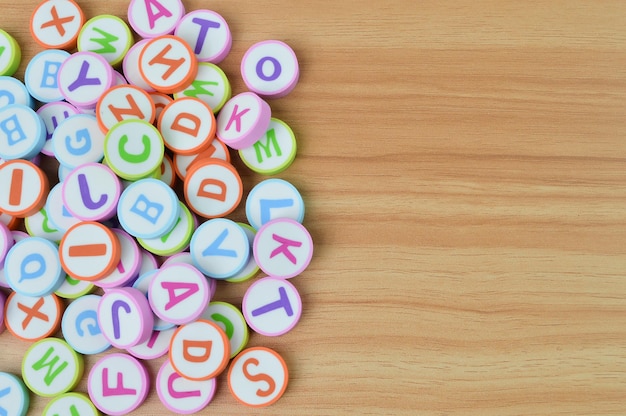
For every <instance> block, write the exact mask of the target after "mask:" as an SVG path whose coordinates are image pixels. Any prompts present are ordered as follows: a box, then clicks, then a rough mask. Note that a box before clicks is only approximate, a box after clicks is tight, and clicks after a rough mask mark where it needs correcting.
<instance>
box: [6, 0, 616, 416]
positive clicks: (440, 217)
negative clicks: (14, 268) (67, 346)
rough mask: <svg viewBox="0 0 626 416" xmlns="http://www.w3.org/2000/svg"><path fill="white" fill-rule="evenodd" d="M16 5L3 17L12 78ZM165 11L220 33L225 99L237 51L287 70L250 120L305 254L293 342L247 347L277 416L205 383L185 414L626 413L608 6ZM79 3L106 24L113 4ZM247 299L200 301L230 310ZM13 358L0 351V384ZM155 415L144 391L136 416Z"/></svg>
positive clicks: (189, 1)
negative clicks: (284, 375) (265, 113)
mask: <svg viewBox="0 0 626 416" xmlns="http://www.w3.org/2000/svg"><path fill="white" fill-rule="evenodd" d="M37 3H38V2H37V1H33V0H27V1H21V2H14V1H6V0H4V1H2V12H1V13H0V27H2V28H3V29H5V30H7V31H9V32H10V33H12V34H13V35H14V36H15V37H16V38H17V39H18V41H19V42H20V44H21V45H22V47H23V51H24V61H23V63H22V65H21V67H20V71H19V72H18V75H19V76H22V74H23V70H24V68H25V64H26V62H27V61H28V59H29V58H30V57H31V56H33V54H35V53H36V52H38V51H39V48H38V47H36V46H35V44H34V43H33V41H32V40H31V39H30V35H29V33H28V29H27V24H28V18H29V16H30V13H31V12H32V10H33V8H34V7H35V5H36V4H37ZM184 3H185V5H186V7H187V10H192V9H197V8H210V9H212V10H215V11H217V12H219V13H221V14H222V15H223V16H224V17H225V18H226V20H227V21H228V22H229V24H230V26H231V30H232V33H233V37H234V42H233V48H232V52H231V54H230V55H229V56H228V58H227V59H226V60H225V61H224V63H223V64H222V65H221V66H222V67H223V68H224V69H225V71H226V73H227V75H228V76H229V78H230V80H231V82H232V84H233V89H234V91H235V92H241V91H243V90H244V86H243V83H242V81H241V76H240V74H239V72H238V66H239V63H240V60H241V57H242V56H243V53H244V52H245V51H246V49H247V48H248V47H249V46H250V45H252V44H253V43H255V42H257V41H260V40H265V39H274V38H275V39H281V40H284V41H286V42H287V43H289V44H290V45H291V46H292V47H293V48H294V50H295V51H296V53H297V55H298V57H299V60H300V66H301V78H300V83H299V85H298V86H297V87H296V89H295V90H294V91H293V93H292V94H290V95H289V96H287V97H285V98H282V99H279V100H271V101H270V104H271V106H272V109H273V113H274V115H275V116H276V117H278V118H281V119H283V120H284V121H286V122H287V123H288V124H290V125H291V126H292V127H293V129H294V131H295V132H296V135H297V137H298V145H299V153H298V156H297V159H296V162H295V163H294V164H293V166H292V167H291V168H290V169H289V170H288V171H286V172H285V173H283V174H280V175H278V176H279V177H281V178H284V179H287V180H289V181H291V182H292V183H294V185H296V187H298V188H299V189H300V190H301V192H302V194H303V196H304V198H305V201H306V206H307V213H306V218H305V221H304V224H305V225H306V226H307V228H308V229H309V230H310V231H311V234H312V236H313V239H314V242H315V244H316V251H315V256H314V259H313V261H312V263H311V266H310V267H309V268H308V270H306V271H305V273H303V274H302V275H301V276H298V277H296V278H294V279H292V282H293V283H294V284H295V285H296V286H297V287H298V289H299V290H300V291H301V294H302V297H303V301H304V308H305V309H304V314H303V316H302V319H301V322H300V323H299V325H298V326H297V327H296V328H295V329H294V330H293V331H292V332H290V333H289V334H287V335H284V336H282V337H279V338H274V339H272V338H266V337H262V336H253V337H252V339H251V344H252V345H266V346H269V347H272V348H275V349H276V350H278V351H279V352H280V353H282V354H283V355H284V357H285V358H286V360H287V363H288V365H289V368H290V371H291V383H290V385H289V387H288V390H287V392H286V393H285V396H284V397H283V398H282V399H281V400H280V401H278V402H277V403H276V404H274V405H273V406H271V407H270V408H269V409H266V410H259V411H254V412H250V411H249V409H247V408H245V407H243V406H242V405H240V404H238V403H237V402H236V401H235V400H234V398H232V397H231V396H230V393H229V391H228V389H227V387H226V384H225V379H224V377H220V378H219V380H218V381H219V387H218V392H217V395H216V397H215V400H214V402H213V403H212V404H211V405H210V407H208V408H207V409H206V410H205V411H204V412H203V413H205V414H224V415H226V414H246V413H255V414H256V413H258V414H280V415H294V414H309V415H313V414H319V415H330V414H360V415H366V414H376V415H396V414H410V415H414V414H420V415H531V414H532V415H540V414H542V415H574V414H578V415H583V414H584V415H591V414H597V415H613V414H614V415H622V414H624V412H626V297H625V293H626V276H625V273H626V206H625V205H626V7H624V6H625V5H624V2H622V1H601V2H583V1H560V0H551V1H529V2H519V1H502V0H496V1H460V0H459V1H448V2H446V1H420V2H412V1H403V0H396V1H383V2H372V1H363V0H361V1H358V0H346V1H330V0H327V1H325V0H311V1H307V2H292V1H286V0H274V1H237V2H233V1H221V0H215V1H212V2H210V3H208V2H204V1H200V0H184ZM79 4H80V5H81V6H82V7H83V8H84V10H85V13H86V15H87V17H92V16H95V15H97V14H104V13H109V14H116V15H119V16H125V13H126V8H127V4H128V2H127V1H122V0H111V1H95V0H79ZM235 163H236V164H237V166H238V167H241V168H242V169H243V165H242V164H241V163H239V162H237V161H236V157H235ZM260 179H262V178H261V177H259V176H256V175H251V174H246V175H245V178H244V183H245V185H246V190H249V189H250V187H251V186H253V185H254V183H256V182H257V181H259V180H260ZM231 218H235V219H243V218H244V215H243V210H241V209H239V210H238V211H236V213H235V214H234V215H233V216H231ZM247 286H248V283H244V284H239V285H230V286H229V285H220V288H219V291H218V294H217V298H219V299H223V300H228V301H232V302H234V303H236V304H240V301H241V296H242V294H243V292H244V291H245V288H246V287H247ZM27 347H28V345H27V344H25V343H23V342H19V341H17V340H15V339H13V338H12V337H11V335H10V334H8V333H6V332H5V333H4V334H2V335H1V336H0V369H1V370H4V371H13V372H18V371H19V364H20V359H21V356H22V354H23V353H24V351H25V350H26V348H27ZM93 362H94V359H93V358H92V357H90V358H88V359H87V367H86V370H87V371H88V370H89V368H90V366H91V365H92V364H93ZM160 363H161V360H158V361H157V362H153V363H150V367H151V368H152V369H153V370H152V374H153V375H155V374H156V371H155V370H154V369H156V368H158V365H159V364H160ZM85 387H86V386H85V384H84V383H82V384H81V385H80V386H79V389H80V390H82V391H85ZM47 401H48V400H47V399H42V398H36V397H34V396H33V407H32V409H33V410H32V414H39V413H40V412H41V410H42V409H43V407H44V406H45V404H46V403H47ZM165 412H166V410H165V408H164V407H162V406H161V404H160V403H159V401H158V398H157V396H156V394H155V393H154V392H152V393H151V394H150V396H149V398H148V400H147V402H146V403H145V404H144V405H143V406H142V407H141V408H139V409H138V410H137V411H136V412H135V413H136V414H144V415H152V414H157V413H165Z"/></svg>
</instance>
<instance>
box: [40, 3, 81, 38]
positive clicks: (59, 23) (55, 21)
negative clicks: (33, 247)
mask: <svg viewBox="0 0 626 416" xmlns="http://www.w3.org/2000/svg"><path fill="white" fill-rule="evenodd" d="M50 14H51V15H52V20H50V21H48V22H46V23H44V24H42V25H41V28H42V29H44V28H46V27H51V26H54V27H56V28H57V32H59V34H60V35H61V36H65V28H64V27H63V25H64V24H65V23H69V22H71V21H72V20H74V16H66V17H61V18H59V13H58V12H57V8H56V6H52V9H51V10H50Z"/></svg>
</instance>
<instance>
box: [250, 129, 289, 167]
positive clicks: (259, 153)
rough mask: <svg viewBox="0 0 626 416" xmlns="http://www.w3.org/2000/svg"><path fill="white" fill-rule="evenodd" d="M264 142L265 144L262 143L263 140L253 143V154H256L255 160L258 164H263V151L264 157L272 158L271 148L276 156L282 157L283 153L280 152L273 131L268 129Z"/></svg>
mask: <svg viewBox="0 0 626 416" xmlns="http://www.w3.org/2000/svg"><path fill="white" fill-rule="evenodd" d="M265 137H266V140H265V144H264V143H263V142H262V140H263V139H260V140H259V141H257V142H256V143H254V152H255V153H256V160H257V162H259V163H263V151H265V157H267V158H270V157H272V149H271V148H270V147H271V146H274V151H275V152H276V156H282V154H283V152H282V151H281V150H280V146H279V145H278V141H277V140H276V132H275V131H274V129H269V130H268V131H267V133H266V134H265Z"/></svg>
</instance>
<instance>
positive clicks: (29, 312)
mask: <svg viewBox="0 0 626 416" xmlns="http://www.w3.org/2000/svg"><path fill="white" fill-rule="evenodd" d="M43 304H44V299H43V298H40V299H39V300H38V301H37V303H35V304H34V305H33V307H32V308H29V307H28V306H26V305H22V304H21V303H19V302H18V303H17V307H18V309H20V310H21V311H23V312H24V313H26V318H24V320H23V321H22V329H26V327H27V326H28V324H30V321H31V320H32V319H33V318H38V319H41V320H42V321H44V322H48V321H49V320H50V318H49V317H48V315H46V314H45V313H43V312H39V309H41V307H42V306H43Z"/></svg>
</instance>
